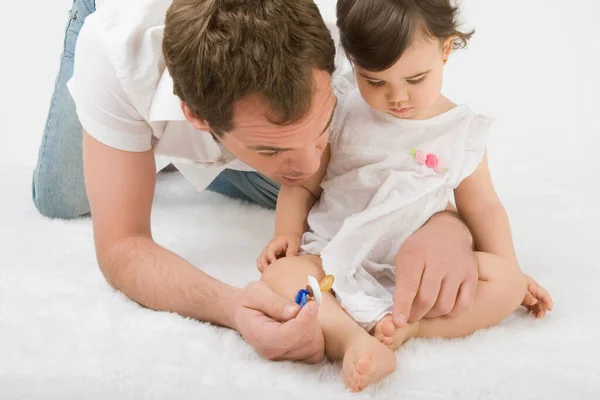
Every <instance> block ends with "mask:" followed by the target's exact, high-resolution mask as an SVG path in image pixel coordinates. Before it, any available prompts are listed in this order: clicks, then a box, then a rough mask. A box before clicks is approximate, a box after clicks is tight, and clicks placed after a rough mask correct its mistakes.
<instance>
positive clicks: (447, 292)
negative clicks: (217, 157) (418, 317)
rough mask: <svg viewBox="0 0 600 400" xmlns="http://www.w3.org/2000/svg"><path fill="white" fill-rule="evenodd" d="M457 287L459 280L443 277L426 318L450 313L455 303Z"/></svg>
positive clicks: (458, 286)
mask: <svg viewBox="0 0 600 400" xmlns="http://www.w3.org/2000/svg"><path fill="white" fill-rule="evenodd" d="M459 289H460V282H453V281H450V280H449V279H444V280H443V281H442V286H441V288H440V293H439V295H438V298H437V301H436V302H435V305H434V306H433V308H432V309H431V310H429V312H428V313H427V314H426V316H427V318H438V317H443V316H445V315H448V314H450V312H452V310H453V309H454V305H455V304H456V299H457V298H458V290H459Z"/></svg>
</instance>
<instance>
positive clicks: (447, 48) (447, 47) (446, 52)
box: [442, 36, 457, 60]
mask: <svg viewBox="0 0 600 400" xmlns="http://www.w3.org/2000/svg"><path fill="white" fill-rule="evenodd" d="M456 39H457V38H456V36H450V37H449V38H447V39H446V40H444V43H443V47H442V55H443V57H444V60H447V59H448V57H450V53H452V50H454V42H455V41H456Z"/></svg>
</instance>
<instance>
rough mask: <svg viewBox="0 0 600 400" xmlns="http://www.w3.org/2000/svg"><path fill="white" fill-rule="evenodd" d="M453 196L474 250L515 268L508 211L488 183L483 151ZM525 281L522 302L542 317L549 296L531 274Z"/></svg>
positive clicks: (489, 177)
mask: <svg viewBox="0 0 600 400" xmlns="http://www.w3.org/2000/svg"><path fill="white" fill-rule="evenodd" d="M454 196H455V199H456V207H457V209H458V212H459V214H460V215H461V216H462V218H464V219H465V222H466V223H467V226H468V227H469V228H470V229H471V232H472V234H473V240H474V241H475V248H476V249H477V251H479V252H483V253H489V254H493V255H496V256H499V257H501V258H502V259H504V260H505V262H506V263H508V265H510V266H513V267H517V268H519V266H518V261H517V256H516V253H515V248H514V244H513V239H512V234H511V230H510V223H509V220H508V215H507V214H506V210H505V209H504V206H503V205H502V203H501V202H500V199H499V198H498V195H497V194H496V191H495V189H494V185H493V184H492V178H491V176H490V171H489V167H488V162H487V154H486V155H485V156H484V157H483V160H482V161H481V164H480V165H479V166H478V167H477V169H476V170H475V172H474V173H473V174H472V175H471V176H469V177H468V178H466V179H465V180H464V181H462V183H461V184H460V185H459V186H458V188H457V189H456V190H455V191H454ZM508 265H507V266H508ZM525 281H526V290H525V294H524V299H523V302H522V305H523V306H525V307H527V308H528V309H529V310H530V311H532V313H533V314H534V315H535V316H537V317H543V316H544V315H545V314H546V310H552V299H551V297H550V295H549V294H548V292H547V291H546V290H545V289H544V288H543V287H541V286H540V285H538V284H537V282H535V281H534V280H533V279H532V278H531V277H529V276H526V275H525Z"/></svg>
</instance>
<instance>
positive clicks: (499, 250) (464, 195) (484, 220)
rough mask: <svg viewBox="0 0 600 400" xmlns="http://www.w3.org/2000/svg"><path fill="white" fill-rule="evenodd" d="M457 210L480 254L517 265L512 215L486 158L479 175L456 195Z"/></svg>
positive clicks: (478, 168)
mask: <svg viewBox="0 0 600 400" xmlns="http://www.w3.org/2000/svg"><path fill="white" fill-rule="evenodd" d="M454 197H455V199H456V208H457V209H458V213H459V214H460V215H461V216H462V217H463V218H464V220H465V222H466V223H467V226H468V227H469V229H470V230H471V233H472V234H473V240H474V241H475V248H476V249H477V251H481V252H485V253H490V254H495V255H497V256H501V257H505V258H507V259H509V260H511V261H513V262H515V263H516V262H517V256H516V253H515V248H514V244H513V239H512V234H511V230H510V223H509V221H508V215H507V214H506V210H505V209H504V206H503V205H502V203H501V202H500V199H499V198H498V195H497V194H496V190H495V189H494V185H493V184H492V177H491V176H490V170H489V167H488V162H487V154H486V155H484V157H483V160H482V161H481V164H479V166H478V167H477V169H476V170H475V172H474V173H473V174H472V175H471V176H469V177H468V178H466V179H465V180H463V181H462V182H461V184H460V185H459V186H458V188H456V190H455V191H454Z"/></svg>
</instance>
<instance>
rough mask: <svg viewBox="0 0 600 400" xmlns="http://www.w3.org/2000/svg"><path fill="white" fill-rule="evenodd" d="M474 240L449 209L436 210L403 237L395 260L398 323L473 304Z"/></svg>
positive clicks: (454, 311) (458, 310)
mask: <svg viewBox="0 0 600 400" xmlns="http://www.w3.org/2000/svg"><path fill="white" fill-rule="evenodd" d="M472 246H473V239H472V236H471V234H470V233H469V230H468V229H467V227H466V226H465V225H464V224H463V222H462V221H461V220H460V219H458V218H457V217H456V216H454V215H452V213H450V212H442V213H439V214H436V215H434V216H433V217H432V218H431V219H430V220H429V221H428V222H427V223H426V224H425V225H424V226H423V227H422V228H421V229H420V230H418V231H417V232H415V233H414V234H413V235H412V236H411V237H410V238H408V239H407V240H406V241H405V242H404V244H403V245H402V247H401V248H400V251H399V252H398V254H397V256H396V260H395V264H396V291H395V294H394V311H393V314H394V323H395V324H396V325H397V326H398V327H401V326H404V325H406V323H407V322H415V321H419V320H421V319H422V318H423V317H425V316H426V317H428V318H436V317H440V316H443V315H459V314H461V313H462V312H464V311H465V310H467V309H468V308H469V307H471V305H472V304H473V300H474V298H475V290H476V287H477V280H478V273H477V259H476V258H475V254H474V253H473V250H472Z"/></svg>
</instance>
